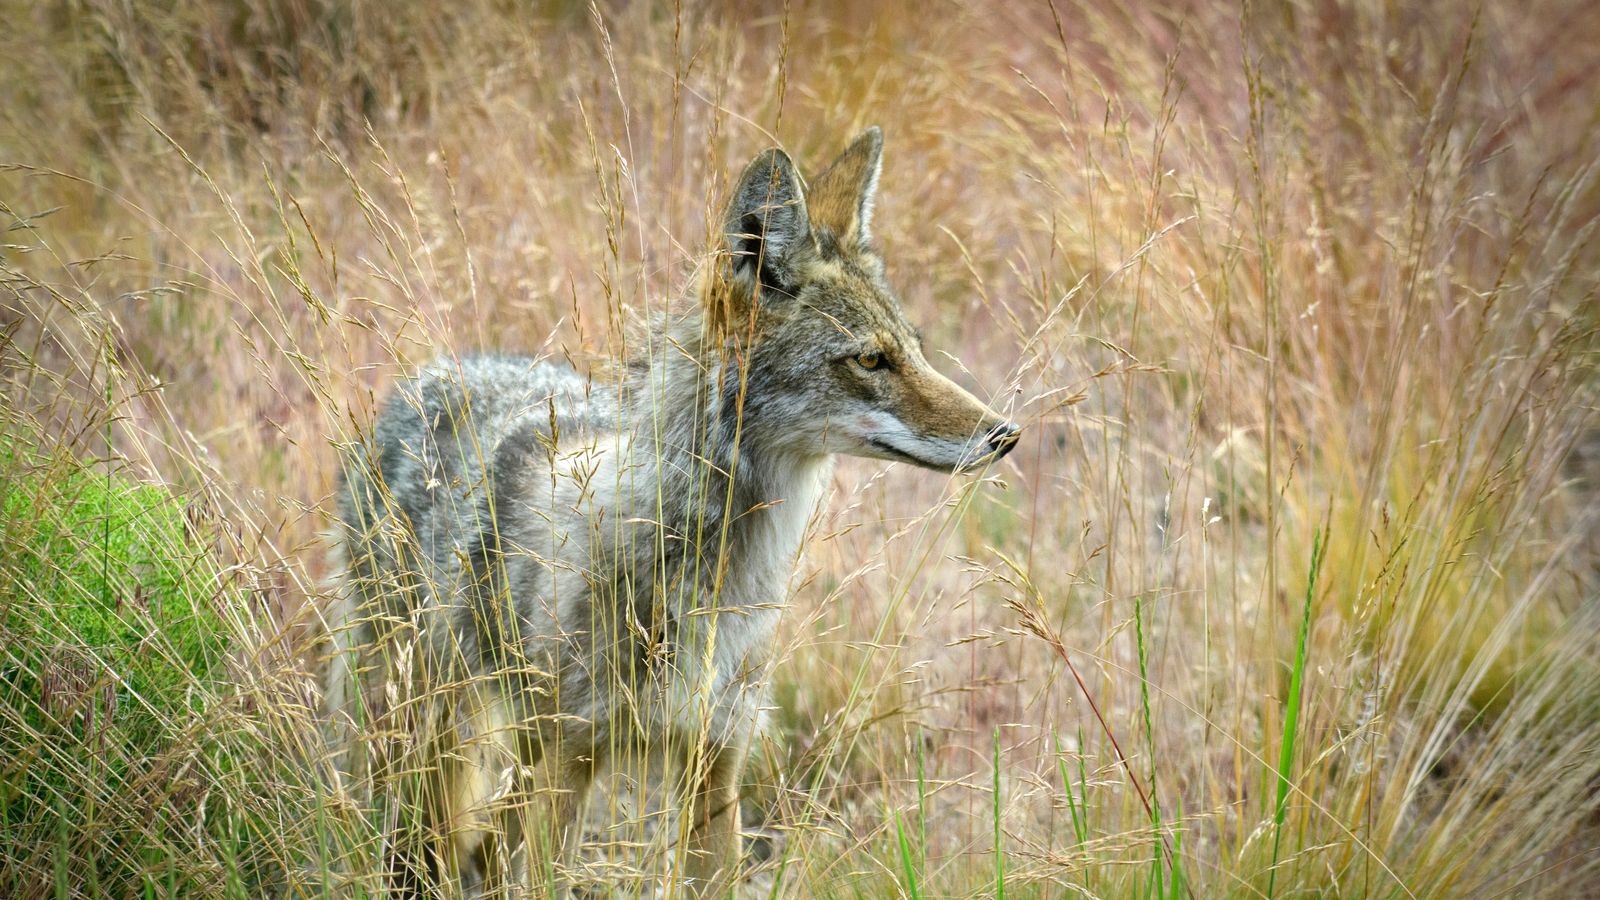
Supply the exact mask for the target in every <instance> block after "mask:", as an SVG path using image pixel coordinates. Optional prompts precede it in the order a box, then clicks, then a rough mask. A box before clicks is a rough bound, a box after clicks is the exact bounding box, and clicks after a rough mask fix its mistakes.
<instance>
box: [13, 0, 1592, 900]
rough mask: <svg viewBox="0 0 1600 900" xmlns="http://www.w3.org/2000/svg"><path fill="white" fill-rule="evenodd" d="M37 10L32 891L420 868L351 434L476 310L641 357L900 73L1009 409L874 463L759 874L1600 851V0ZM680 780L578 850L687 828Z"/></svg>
mask: <svg viewBox="0 0 1600 900" xmlns="http://www.w3.org/2000/svg"><path fill="white" fill-rule="evenodd" d="M0 13H3V19H4V20H5V21H6V22H7V23H8V27H7V29H6V31H7V34H6V35H5V36H3V37H0V83H4V84H6V85H7V86H8V90H9V91H10V92H11V93H10V95H9V96H8V99H7V102H6V103H5V104H3V105H0V220H3V221H4V228H5V238H4V241H3V243H0V407H3V413H0V416H3V419H0V425H3V428H0V433H3V434H4V435H5V438H6V440H7V446H8V448H16V449H8V450H7V451H6V452H4V453H0V462H3V466H0V485H3V486H4V491H3V494H4V496H5V498H6V505H5V513H4V521H3V522H0V535H3V542H4V543H3V546H0V561H3V565H0V610H3V612H0V620H3V621H4V623H5V626H4V627H5V629H6V630H5V632H4V633H3V640H4V646H3V648H0V654H3V661H0V665H3V666H4V670H3V672H0V689H3V692H4V694H3V695H4V698H5V699H4V709H3V710H0V716H4V725H5V727H6V729H7V734H6V738H5V743H4V744H3V746H4V748H5V752H4V755H3V756H0V772H3V773H4V775H3V779H4V781H3V784H0V795H3V800H4V803H5V816H6V823H7V825H8V828H7V829H6V833H7V838H6V839H5V841H4V842H3V844H0V880H3V883H0V893H3V894H6V895H23V896H43V895H52V896H102V895H120V896H128V895H133V894H138V895H152V896H162V895H181V896H192V895H197V894H224V895H233V896H257V895H260V894H261V893H265V892H274V893H282V894H286V895H290V896H305V895H312V896H322V895H323V893H324V891H331V890H332V889H333V883H334V881H335V880H336V879H338V878H343V877H347V876H348V875H349V874H350V873H358V874H359V873H366V874H365V875H363V876H361V878H360V879H359V882H360V884H361V885H364V886H366V887H368V888H371V889H372V890H373V891H374V892H379V891H382V890H383V889H384V886H385V885H387V884H389V883H390V881H389V880H386V877H385V876H383V873H381V871H380V869H381V867H382V865H383V860H384V859H385V846H386V844H385V842H386V841H389V840H391V836H392V833H393V829H392V828H391V827H390V826H391V825H392V824H393V821H394V818H395V817H399V818H401V819H403V818H404V811H403V810H396V809H381V808H373V807H370V806H368V807H363V806H362V804H361V803H359V802H358V799H357V798H355V797H353V796H348V795H345V794H343V793H341V792H340V789H339V788H338V786H337V784H336V783H335V782H334V781H332V780H331V779H330V778H329V777H328V771H329V766H328V760H327V758H326V753H325V751H324V750H323V749H322V742H321V740H320V737H319V723H318V717H317V715H316V713H315V705H316V703H317V701H318V697H317V687H316V680H315V677H314V673H315V671H316V670H317V668H318V664H319V660H320V659H321V657H322V656H324V655H325V653H326V649H325V647H324V645H323V644H322V643H321V638H322V633H323V623H322V621H321V619H320V611H321V610H322V609H323V608H325V604H326V600H327V598H326V593H327V589H326V588H325V587H324V586H323V585H324V582H323V579H324V577H325V576H326V575H327V574H328V572H327V568H326V564H325V562H324V551H325V547H324V544H323V540H322V538H321V534H322V532H323V530H324V529H325V528H326V527H327V526H328V524H329V521H330V515H331V509H330V506H331V503H330V499H331V495H332V491H333V486H334V480H335V477H336V473H337V470H338V461H337V460H338V455H337V453H336V447H337V446H338V445H341V444H344V443H347V442H351V441H357V440H360V439H361V438H362V436H363V434H364V433H365V430H366V429H367V428H368V427H369V424H370V421H371V416H372V412H373V408H374V404H375V401H376V399H377V398H378V397H379V396H381V394H382V392H383V391H384V390H386V387H387V385H389V384H390V383H391V382H392V379H393V376H394V375H396V374H397V373H400V372H403V371H405V370H406V368H407V367H408V366H410V365H412V364H415V363H418V362H421V361H423V360H426V359H428V358H430V357H432V356H433V355H435V354H437V353H440V352H445V351H450V352H464V351H466V350H468V349H472V348H495V349H518V350H525V351H529V352H539V353H546V354H549V355H551V356H552V357H555V358H558V359H570V360H572V361H573V362H574V363H575V364H576V365H578V366H579V367H580V368H582V369H584V370H585V371H590V370H594V371H602V370H603V369H604V367H605V365H606V364H607V362H608V361H609V360H611V359H613V358H616V357H619V356H621V355H623V354H624V353H626V352H627V351H628V350H629V349H631V348H632V346H633V345H632V344H630V342H631V341H634V340H635V339H636V335H637V334H638V329H639V325H640V323H641V322H643V321H644V320H646V319H647V318H649V317H650V316H652V315H653V314H656V313H660V312H662V311H665V310H672V309H677V308H679V304H682V303H684V302H686V301H685V297H684V295H683V292H682V288H683V285H684V283H685V281H686V279H687V277H688V273H689V269H688V267H689V265H690V264H691V261H692V259H693V258H694V257H695V255H696V254H697V253H698V252H699V251H700V250H702V249H703V248H704V246H705V240H706V237H705V236H706V234H707V233H708V230H709V227H710V225H709V223H711V222H712V221H714V219H715V217H716V215H717V214H718V212H719V206H718V203H719V202H720V198H719V191H720V190H721V189H722V188H723V187H724V186H725V182H726V179H727V178H728V177H729V175H730V173H731V172H733V171H736V168H737V166H738V165H739V164H740V163H742V162H743V161H744V160H745V159H746V158H748V157H749V156H750V155H751V154H753V153H754V152H755V151H756V150H758V149H760V148H762V147H764V146H767V145H769V144H773V143H780V144H782V145H783V146H785V147H786V148H788V149H789V150H790V151H791V152H792V153H794V154H795V156H796V157H797V158H798V159H800V160H801V161H802V163H803V164H808V165H813V166H814V165H815V164H817V163H819V162H821V161H823V160H825V159H826V158H829V157H830V156H831V154H832V153H834V152H836V151H837V150H838V149H839V148H840V147H841V146H842V145H843V142H844V141H845V140H846V139H847V137H848V136H849V135H851V134H853V133H854V132H855V131H856V130H858V129H859V128H860V127H862V126H865V125H868V124H879V125H881V126H882V127H883V128H884V131H885V134H886V136H887V150H886V159H885V171H884V175H883V184H882V199H881V202H880V208H879V211H878V214H877V216H876V218H875V223H876V226H877V231H878V233H879V235H880V238H881V242H882V244H883V247H884V250H885V253H886V256H887V259H888V261H889V267H890V275H891V278H892V279H893V281H894V282H895V283H896V284H897V285H898V286H899V287H900V290H901V292H902V294H903V299H904V302H905V305H906V307H907V309H908V311H909V312H910V313H911V315H912V317H913V318H914V319H916V320H918V321H919V322H920V323H921V324H922V325H923V326H924V327H925V329H926V331H927V340H928V345H929V347H930V348H932V349H935V350H942V351H946V352H948V353H949V354H950V356H951V359H949V360H942V359H939V358H937V357H936V358H935V361H936V363H937V364H939V365H940V366H942V367H944V368H945V369H946V370H947V371H949V372H951V373H952V375H954V376H955V377H957V378H958V379H965V380H967V381H968V382H969V383H970V384H972V385H976V386H982V387H985V388H988V389H989V391H990V393H991V396H992V397H993V398H994V405H996V407H997V408H1006V409H1009V410H1010V411H1012V413H1013V415H1015V416H1016V417H1017V418H1018V419H1019V421H1022V422H1023V423H1024V425H1025V427H1026V431H1025V438H1024V444H1023V445H1022V446H1021V447H1019V448H1018V450H1017V451H1016V452H1015V453H1013V454H1012V455H1011V456H1010V457H1009V458H1008V459H1007V461H1006V463H1005V465H1004V466H1003V467H1002V468H1001V469H999V470H997V471H996V472H994V473H992V475H991V477H989V478H988V479H986V482H985V483H983V484H965V483H961V482H959V481H955V482H952V481H948V480H945V479H939V478H931V477H928V476H926V475H923V474H919V473H917V472H911V471H907V470H902V469H899V468H895V467H885V466H880V465H878V464H872V463H866V462H860V461H850V462H847V463H845V464H844V465H842V466H841V467H840V469H839V470H838V473H837V475H836V476H835V482H834V485H833V490H832V491H831V494H830V498H829V500H828V502H827V503H826V505H825V508H824V509H823V510H822V511H820V512H819V514H818V516H817V517H816V519H815V520H814V522H813V525H812V528H811V532H810V538H809V540H808V549H807V554H806V557H805V559H804V560H803V561H802V563H801V566H800V569H799V570H798V571H797V573H796V576H795V579H794V584H793V593H792V605H791V609H790V610H789V612H788V615H787V620H786V621H787V624H786V626H785V630H784V635H783V638H782V645H781V647H780V652H779V654H778V662H777V664H776V667H775V669H774V671H773V676H772V677H773V680H774V683H773V689H774V698H775V707H776V708H775V709H774V711H773V725H772V728H771V729H770V730H769V733H768V734H767V736H766V737H765V738H764V739H763V741H762V742H761V744H760V746H758V748H757V749H756V751H755V753H754V757H755V759H754V762H753V764H752V766H751V769H750V775H749V784H748V785H747V789H746V792H745V794H746V798H747V800H746V811H745V815H746V823H747V825H748V826H749V828H750V829H751V830H752V832H756V833H760V834H761V835H762V839H761V841H759V842H757V843H758V844H759V846H761V847H762V848H764V852H765V853H766V854H767V855H766V858H765V860H764V861H761V860H756V859H752V861H751V866H752V869H753V871H752V873H751V876H750V880H749V881H748V883H747V888H748V892H749V893H750V894H751V895H752V896H771V897H810V896H843V897H853V896H921V897H943V896H990V895H993V894H996V893H998V891H999V889H1000V885H1001V884H1002V881H1001V879H1002V878H1003V885H1004V891H1005V893H1006V895H1007V896H1008V897H1028V896H1041V897H1045V896H1048V897H1054V896H1062V895H1064V894H1067V893H1069V892H1077V893H1084V894H1092V895H1097V896H1147V895H1151V894H1156V893H1164V894H1168V895H1177V896H1188V895H1192V896H1219V895H1226V896H1233V895H1238V896H1258V895H1275V896H1280V897H1281V896H1290V895H1294V894H1307V893H1319V894H1321V893H1329V894H1340V895H1361V896H1367V895H1382V896H1412V897H1431V896H1558V895H1582V894H1587V893H1594V892H1595V891H1597V890H1600V818H1597V816H1600V808H1597V807H1600V799H1597V796H1600V791H1597V785H1600V757H1597V756H1596V754H1595V752H1594V748H1595V747H1596V746H1597V745H1600V651H1597V649H1596V648H1597V647H1600V600H1597V597H1600V539H1597V538H1596V535H1597V534H1600V522H1597V519H1600V503H1597V502H1596V496H1597V494H1596V491H1597V486H1600V449H1597V448H1600V438H1597V435H1600V427H1597V422H1596V412H1595V406H1596V394H1597V389H1600V381H1597V378H1596V369H1595V366H1596V351H1597V341H1596V334H1595V327H1596V324H1597V323H1596V318H1597V315H1596V312H1597V310H1600V302H1597V297H1596V292H1597V284H1600V281H1597V275H1600V254H1597V248H1596V245H1595V240H1594V234H1595V215H1596V213H1597V211H1600V188H1597V185H1596V164H1595V162H1594V160H1595V159H1596V158H1597V156H1600V153H1597V150H1600V147H1597V141H1596V138H1597V136H1600V131H1597V125H1596V121H1595V111H1594V108H1593V102H1592V101H1593V97H1592V93H1593V92H1592V89H1591V88H1590V85H1591V84H1592V83H1593V80H1594V77H1595V75H1596V65H1595V63H1594V62H1593V59H1594V55H1593V53H1592V52H1590V51H1589V46H1590V43H1591V41H1592V36H1593V34H1594V33H1595V32H1596V29H1597V28H1600V13H1597V12H1596V10H1595V9H1594V8H1592V5H1591V4H1586V3H1581V2H1572V0H1548V2H1546V0H1540V2H1536V3H1534V4H1533V5H1532V6H1531V7H1522V8H1517V9H1512V8H1510V7H1507V6H1503V5H1494V4H1486V5H1482V6H1480V7H1477V8H1473V7H1469V6H1466V5H1457V4H1447V3H1438V4H1421V5H1413V6H1406V5H1404V4H1402V5H1400V6H1396V5H1393V4H1377V3H1365V2H1353V3H1347V4H1338V5H1316V6H1313V5H1310V4H1301V3H1291V4H1244V5H1242V6H1241V5H1232V4H1192V3H1176V2H1174V3H1159V4H1154V5H1152V4H1139V5H1124V4H1097V3H1091V2H1087V0H1084V2H1076V3H1074V2H1059V0H1058V2H1055V3H1050V2H1042V3H1037V4H999V3H996V4H977V5H954V4H952V5H948V6H941V7H937V8H936V9H934V10H932V11H928V12H923V13H921V14H917V15H912V14H909V13H908V12H907V11H906V10H905V9H904V8H903V7H901V6H899V5H894V4H882V5H876V4H866V5H862V4H832V3H818V4H799V3H795V4H781V5H779V4H770V5H762V6H760V7H759V8H757V7H751V6H749V5H739V6H728V7H722V6H716V5H712V6H683V5H677V4H672V5H666V4H650V3H638V4H633V3H617V4H605V5H598V4H597V5H594V6H586V5H581V4H570V3H559V2H552V3H548V4H544V5H541V6H536V7H531V8H530V7H523V6H520V5H509V4H496V3H488V2H472V0H468V2H462V3H455V4H448V5H445V6H442V7H441V6H438V5H435V4H419V3H405V2H402V3H393V4H383V5H381V6H379V5H369V4H359V3H345V2H337V0H301V2H296V3H290V4H268V3H257V2H254V0H245V2H240V3H236V4H209V3H202V2H197V0H162V2H159V3H154V4H138V5H137V6H132V5H128V4H122V3H115V2H101V0H74V2H66V0H62V2H47V3H20V2H13V3H8V4H4V6H3V7H0ZM955 360H959V361H960V363H959V364H958V363H957V362H956V361H955ZM963 369H965V370H967V371H963ZM90 485H97V486H98V487H90ZM17 497H22V498H32V499H27V500H15V499H13V498H17ZM146 508H148V509H150V510H156V512H151V513H148V515H147V516H146V517H144V518H141V515H144V514H141V513H140V510H144V509H146ZM185 523H187V524H185ZM44 534H48V535H55V536H54V537H50V538H48V539H46V538H44V537H40V535H44ZM1319 535H1320V537H1319ZM1313 559H1320V561H1321V562H1320V565H1319V566H1316V567H1315V570H1314V571H1315V575H1314V577H1312V578H1310V579H1309V580H1308V581H1307V582H1302V581H1301V578H1302V577H1303V575H1302V573H1303V572H1304V571H1305V564H1306V561H1307V560H1313ZM174 561H183V562H182V564H181V566H180V568H181V571H180V572H177V573H176V574H172V573H169V569H170V566H171V565H172V564H173V562H174ZM96 570H98V574H95V572H96ZM164 573H168V574H164ZM1302 588H1303V589H1304V592H1303V593H1302ZM119 598H120V602H121V603H122V605H121V606H120V607H118V606H117V603H118V602H119ZM107 600H110V601H111V604H112V606H111V612H110V614H108V613H107V611H106V606H105V603H106V601H107ZM135 601H137V602H135ZM146 601H148V610H150V611H152V612H149V614H148V616H150V617H147V613H146V612H145V611H144V610H145V609H146ZM170 604H180V606H173V605H170ZM178 608H181V609H185V610H192V611H193V613H194V615H195V616H199V615H201V613H204V618H201V619H192V621H193V622H195V623H197V624H194V625H193V627H190V626H185V625H179V624H174V623H173V622H172V621H171V620H168V619H165V618H161V617H160V616H159V615H158V612H159V611H160V610H168V609H178ZM186 615H187V614H186ZM152 617H153V618H152ZM202 649H203V653H202V652H201V650H202ZM196 654H199V655H200V657H201V658H203V659H205V660H208V662H207V663H206V664H205V665H203V666H202V665H198V664H196V663H195V659H196ZM69 658H70V660H72V662H71V663H70V665H69V664H68V662H66V661H67V660H68V659H69ZM141 679H144V680H143V681H141ZM47 683H48V684H50V685H54V686H53V687H50V688H48V689H46V688H45V687H44V685H46V684H47ZM113 699H114V702H112V700H113ZM51 704H56V705H54V706H52V705H51ZM61 704H64V705H61ZM50 710H56V712H54V713H52V712H50ZM47 714H48V715H49V716H53V717H54V718H49V719H46V718H44V717H45V716H47ZM1058 735H1059V736H1060V738H1059V744H1058V742H1057V740H1058V739H1057V736H1058ZM651 772H653V769H649V768H645V769H641V770H638V771H635V772H622V773H619V774H618V775H616V776H614V778H613V779H612V784H611V788H612V790H610V791H609V792H608V794H607V798H608V802H606V803H601V804H597V806H598V807H600V808H599V809H597V810H596V811H595V814H594V818H593V824H592V826H591V833H590V835H589V839H588V840H587V841H586V844H585V849H584V856H583V858H584V864H585V869H586V873H585V876H584V877H585V879H586V881H588V882H589V883H591V884H592V885H597V886H604V887H608V888H610V889H613V890H615V891H617V892H619V893H626V892H629V891H643V890H644V889H645V886H647V885H649V884H651V883H652V882H653V881H654V880H659V878H660V877H661V875H662V873H663V872H664V871H665V870H664V869H663V868H662V867H663V866H665V865H670V861H668V862H663V859H664V858H667V857H665V856H664V855H663V854H662V853H654V854H652V853H650V852H643V851H642V850H641V849H640V848H645V849H648V848H649V847H651V846H656V847H657V848H658V849H659V847H660V845H661V844H662V843H663V842H665V841H666V840H667V838H666V836H665V835H666V834H667V833H669V832H670V831H671V830H672V829H670V828H659V827H657V817H656V815H655V812H654V805H653V803H654V801H652V800H650V799H649V793H650V792H649V791H648V790H643V791H641V792H637V793H638V794H639V795H638V796H635V793H636V792H633V791H631V790H630V785H631V784H632V783H633V782H636V781H637V782H648V781H649V778H647V777H645V776H646V775H647V774H650V773H651ZM1069 775H1071V776H1072V777H1070V778H1069V777H1068V776H1069ZM913 811H915V812H913ZM1157 811H1159V812H1160V814H1159V815H1158V814H1157ZM386 816H387V817H389V818H388V819H386V818H385V817H386ZM912 816H915V828H912V827H911V822H912V821H913V820H912V818H911V817H912ZM14 825H20V826H25V827H11V826H14Z"/></svg>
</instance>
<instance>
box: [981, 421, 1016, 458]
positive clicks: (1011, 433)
mask: <svg viewBox="0 0 1600 900" xmlns="http://www.w3.org/2000/svg"><path fill="white" fill-rule="evenodd" d="M1021 436H1022V426H1020V425H1018V424H1016V423H1015V422H1001V423H1000V424H999V425H996V426H995V428H994V430H993V431H991V432H989V439H988V445H989V454H990V458H991V459H999V458H1000V457H1002V456H1005V455H1006V454H1007V453H1010V452H1011V448H1012V447H1015V446H1016V445H1017V440H1018V439H1019V438H1020V437H1021Z"/></svg>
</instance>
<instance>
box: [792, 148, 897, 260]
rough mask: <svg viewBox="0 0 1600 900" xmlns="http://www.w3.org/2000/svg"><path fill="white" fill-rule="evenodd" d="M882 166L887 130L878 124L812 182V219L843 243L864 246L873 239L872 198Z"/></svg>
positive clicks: (874, 196) (875, 194)
mask: <svg viewBox="0 0 1600 900" xmlns="http://www.w3.org/2000/svg"><path fill="white" fill-rule="evenodd" d="M882 168H883V132H881V131H879V130H878V126H876V125H874V126H872V127H871V128H868V129H867V130H866V131H863V132H861V133H860V134H859V135H857V136H856V139H855V140H853V141H851V142H850V146H849V147H848V148H846V149H845V151H844V152H843V153H841V154H839V158H838V159H836V160H834V161H833V164H832V165H830V166H828V169H827V171H825V172H823V173H822V174H821V175H818V176H817V180H816V182H815V183H814V184H812V186H811V196H810V199H809V202H810V206H811V220H812V221H813V222H815V223H816V224H817V227H818V228H826V229H828V230H829V231H831V232H833V236H834V237H835V238H836V239H838V241H839V244H840V245H841V246H844V247H855V246H864V245H866V244H867V243H868V242H869V241H871V240H872V202H873V200H874V199H875V198H876V197H877V195H878V172H879V171H880V170H882Z"/></svg>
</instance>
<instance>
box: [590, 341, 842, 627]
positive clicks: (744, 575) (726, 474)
mask: <svg viewBox="0 0 1600 900" xmlns="http://www.w3.org/2000/svg"><path fill="white" fill-rule="evenodd" d="M680 333H681V332H680ZM701 344H702V342H700V341H698V340H694V339H692V338H690V339H688V340H666V341H663V342H662V343H661V344H659V345H657V347H656V348H655V349H654V352H653V354H652V358H651V359H650V360H649V362H648V364H647V365H644V366H637V367H635V368H634V369H633V371H632V372H631V374H630V376H629V377H628V379H627V382H626V384H625V385H624V387H623V390H622V396H621V398H620V399H621V410H620V412H621V413H622V418H623V420H624V428H623V433H622V435H621V438H622V440H624V441H627V442H628V443H629V444H630V446H629V448H628V449H627V450H625V451H624V452H623V453H621V454H620V455H621V457H622V458H623V459H625V460H626V462H625V464H624V466H625V469H626V470H625V471H619V472H618V473H617V474H618V476H619V483H620V484H622V485H623V487H622V488H621V489H620V490H619V491H618V494H617V499H618V501H619V506H625V507H627V508H626V509H621V508H619V509H617V510H614V513H616V514H617V515H618V521H623V520H631V521H632V522H634V523H636V525H635V527H627V528H622V529H613V530H611V531H612V534H614V535H615V536H616V538H617V539H618V541H619V544H620V543H621V542H623V541H625V542H627V546H625V547H624V546H616V547H613V548H612V549H613V550H615V551H617V553H616V555H615V556H613V559H616V560H617V561H618V562H623V563H624V565H626V566H627V568H628V569H630V570H631V571H630V572H628V573H627V576H628V577H630V578H631V579H633V581H634V584H636V585H640V586H643V585H644V584H650V583H652V582H653V583H655V584H657V585H659V586H660V587H661V588H664V590H665V594H666V599H667V602H668V605H669V607H674V608H675V609H674V610H673V611H674V612H681V611H683V610H686V609H692V608H706V607H710V606H713V605H715V606H718V607H720V608H737V607H749V606H751V605H759V606H770V607H771V608H774V609H775V608H776V605H777V604H779V603H780V602H781V601H782V600H783V595H784V591H785V588H786V586H787V582H788V579H789V576H790V574H791V573H792V571H793V566H794V562H795V559H796V557H797V554H798V552H799V550H800V544H801V541H802V539H803V537H804V534H805V528H806V524H807V522H808V521H809V519H810V517H811V514H812V512H813V510H814V509H815V507H816V502H817V499H818V496H819V494H820V491H821V485H822V481H823V479H824V476H825V475H826V473H827V472H828V470H829V469H830V467H831V457H826V456H810V457H802V456H796V455H794V454H792V453H784V452H782V451H779V450H777V449H776V448H774V447H773V446H771V443H772V442H771V441H770V439H769V437H768V436H766V435H763V434H761V432H760V428H759V427H758V424H759V423H754V422H751V421H749V420H744V421H741V420H742V419H743V416H742V414H741V409H740V406H741V403H740V390H739V386H738V385H737V384H736V383H730V379H733V378H737V375H736V374H729V373H731V372H734V371H735V370H734V368H733V367H732V366H727V365H724V364H723V362H722V360H721V359H720V355H719V354H717V353H716V352H715V351H712V352H709V353H708V352H705V351H704V350H703V349H702V346H701ZM646 573H649V574H648V575H647V574H646Z"/></svg>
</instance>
